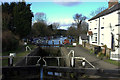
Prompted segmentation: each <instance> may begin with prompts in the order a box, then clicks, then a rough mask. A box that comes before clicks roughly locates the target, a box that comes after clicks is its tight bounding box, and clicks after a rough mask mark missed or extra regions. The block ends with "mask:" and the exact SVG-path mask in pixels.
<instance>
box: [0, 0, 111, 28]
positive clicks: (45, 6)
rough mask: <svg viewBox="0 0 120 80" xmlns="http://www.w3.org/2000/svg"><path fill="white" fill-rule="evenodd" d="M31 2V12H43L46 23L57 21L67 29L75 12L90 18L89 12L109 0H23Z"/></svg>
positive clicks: (8, 0)
mask: <svg viewBox="0 0 120 80" xmlns="http://www.w3.org/2000/svg"><path fill="white" fill-rule="evenodd" d="M0 1H2V2H3V1H7V2H11V1H22V0H0ZM25 1H26V2H27V3H30V4H32V5H31V10H32V12H33V14H36V13H37V12H43V13H45V14H46V16H47V23H49V24H50V23H53V22H58V23H60V25H61V28H63V29H67V27H68V26H70V24H71V23H73V22H74V20H73V16H74V15H75V14H76V13H79V14H82V15H84V16H86V17H88V19H89V18H91V16H90V13H91V12H92V11H94V10H96V9H97V8H99V7H103V6H104V7H106V8H107V7H108V1H109V0H25Z"/></svg>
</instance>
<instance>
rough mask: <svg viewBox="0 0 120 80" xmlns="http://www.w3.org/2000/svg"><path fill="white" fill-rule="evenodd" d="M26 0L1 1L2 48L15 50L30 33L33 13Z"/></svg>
mask: <svg viewBox="0 0 120 80" xmlns="http://www.w3.org/2000/svg"><path fill="white" fill-rule="evenodd" d="M30 6H31V4H26V2H11V3H7V2H5V3H2V50H3V51H10V50H15V49H16V48H17V47H18V45H19V40H21V39H22V38H24V37H26V36H28V35H29V34H30V33H31V25H32V17H33V13H32V12H31V10H30Z"/></svg>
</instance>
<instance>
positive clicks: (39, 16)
mask: <svg viewBox="0 0 120 80" xmlns="http://www.w3.org/2000/svg"><path fill="white" fill-rule="evenodd" d="M35 20H36V21H37V22H45V21H46V14H45V13H43V12H38V13H36V14H35Z"/></svg>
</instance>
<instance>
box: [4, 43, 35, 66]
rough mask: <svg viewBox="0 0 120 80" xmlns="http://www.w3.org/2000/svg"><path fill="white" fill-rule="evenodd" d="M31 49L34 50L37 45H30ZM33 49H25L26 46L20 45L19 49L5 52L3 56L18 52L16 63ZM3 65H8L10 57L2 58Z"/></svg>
mask: <svg viewBox="0 0 120 80" xmlns="http://www.w3.org/2000/svg"><path fill="white" fill-rule="evenodd" d="M28 46H29V47H30V48H31V50H34V49H35V48H37V46H35V45H28ZM30 52H31V51H30V50H28V51H25V46H20V47H19V48H18V49H17V50H15V51H8V52H4V53H2V56H9V53H16V57H15V58H14V62H13V63H14V64H15V63H16V62H17V61H19V60H21V59H22V58H24V56H26V55H28V54H29V53H30ZM2 66H8V57H3V58H2Z"/></svg>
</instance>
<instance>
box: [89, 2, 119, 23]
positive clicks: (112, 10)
mask: <svg viewBox="0 0 120 80" xmlns="http://www.w3.org/2000/svg"><path fill="white" fill-rule="evenodd" d="M117 10H120V3H118V4H116V5H114V6H112V7H111V8H107V9H105V10H104V11H102V12H100V13H99V14H97V15H96V16H94V17H92V18H91V19H89V20H88V21H91V20H94V19H97V18H99V17H101V16H105V15H107V14H110V13H112V12H114V11H117Z"/></svg>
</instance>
